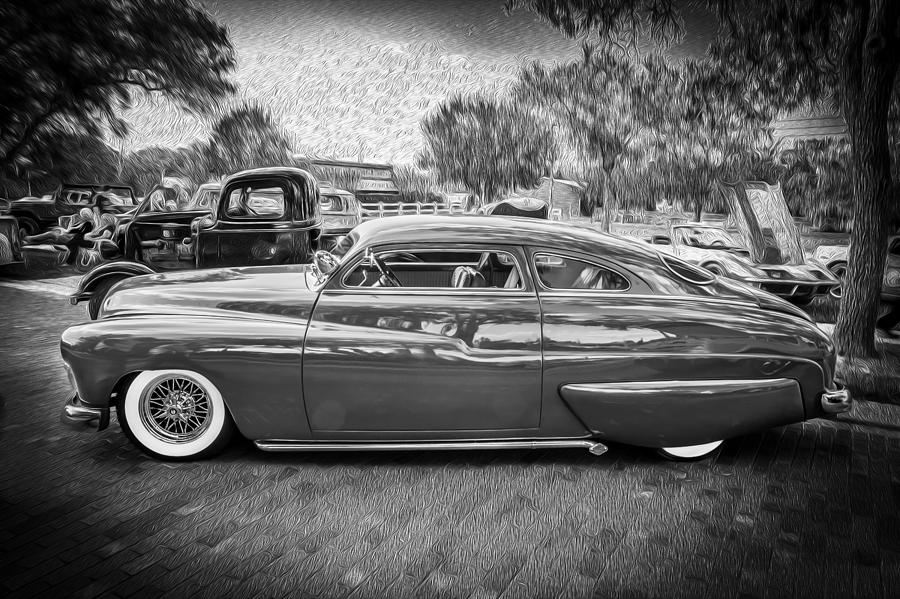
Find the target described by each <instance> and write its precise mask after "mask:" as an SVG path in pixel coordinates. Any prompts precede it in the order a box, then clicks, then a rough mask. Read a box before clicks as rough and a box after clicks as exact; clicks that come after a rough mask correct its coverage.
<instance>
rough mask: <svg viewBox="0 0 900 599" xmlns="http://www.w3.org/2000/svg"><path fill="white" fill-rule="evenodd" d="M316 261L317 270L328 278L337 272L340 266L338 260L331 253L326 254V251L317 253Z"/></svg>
mask: <svg viewBox="0 0 900 599" xmlns="http://www.w3.org/2000/svg"><path fill="white" fill-rule="evenodd" d="M314 261H315V265H316V269H318V271H319V272H320V273H322V275H324V276H326V277H327V276H328V275H330V274H331V273H333V272H334V271H336V270H337V267H338V266H339V265H340V262H339V261H338V259H337V258H335V257H334V256H333V255H332V254H331V252H326V251H325V250H319V251H317V252H316V254H315V258H314Z"/></svg>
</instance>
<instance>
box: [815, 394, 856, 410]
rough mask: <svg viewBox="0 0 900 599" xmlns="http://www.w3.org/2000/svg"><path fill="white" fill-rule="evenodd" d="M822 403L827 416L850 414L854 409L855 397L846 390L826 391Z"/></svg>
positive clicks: (821, 399)
mask: <svg viewBox="0 0 900 599" xmlns="http://www.w3.org/2000/svg"><path fill="white" fill-rule="evenodd" d="M820 401H821V403H822V411H824V412H825V413H826V414H840V413H841V412H849V411H850V409H851V408H852V407H853V397H851V395H850V392H849V391H847V390H846V389H837V390H835V391H826V392H825V393H823V394H822V397H821V398H820Z"/></svg>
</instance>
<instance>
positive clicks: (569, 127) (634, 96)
mask: <svg viewBox="0 0 900 599" xmlns="http://www.w3.org/2000/svg"><path fill="white" fill-rule="evenodd" d="M582 51H583V55H582V60H580V61H576V62H572V63H569V64H562V65H556V66H553V67H550V68H547V67H545V66H544V65H543V64H541V63H539V62H536V61H535V62H531V63H529V64H528V65H526V66H525V68H523V69H522V71H521V73H520V74H519V81H518V82H517V84H516V90H515V92H516V95H517V97H518V98H519V99H520V100H522V101H523V102H526V103H530V104H532V105H534V106H536V107H539V108H543V109H545V110H548V111H550V113H551V114H553V115H554V118H555V119H556V120H558V121H559V122H561V123H562V124H564V126H565V129H566V131H567V133H568V137H569V139H570V140H571V142H572V145H573V146H574V148H575V150H576V151H577V153H578V155H579V157H580V159H581V161H582V163H583V165H584V171H585V173H586V174H593V173H597V174H599V175H601V177H602V178H601V179H600V180H599V181H594V180H593V178H591V177H589V179H588V188H589V193H590V188H593V187H595V186H599V187H600V189H601V194H602V200H601V201H602V204H603V218H602V221H601V223H602V224H601V226H602V228H603V230H604V231H609V221H610V209H611V204H612V197H611V195H610V192H609V190H610V186H611V183H612V180H613V171H614V170H615V169H616V167H617V166H618V165H619V164H620V163H621V161H622V159H623V158H625V156H626V155H627V154H628V153H629V152H632V153H634V152H635V151H637V150H638V149H639V148H640V146H638V144H637V143H636V142H637V141H638V139H639V138H640V136H641V134H642V133H643V132H644V131H645V129H646V128H647V126H648V125H649V124H650V121H651V115H653V109H652V104H653V103H652V101H650V95H651V91H652V90H651V85H650V81H649V79H648V77H647V72H646V70H645V69H643V68H642V67H641V66H640V65H639V64H637V63H636V62H635V61H634V60H632V59H631V58H630V57H629V55H628V54H627V53H626V52H624V51H623V50H622V49H618V48H613V47H612V46H609V45H604V46H602V47H599V48H598V47H595V46H591V45H588V44H585V45H584V46H583V47H582ZM591 212H592V217H593V212H594V210H593V209H592V211H591Z"/></svg>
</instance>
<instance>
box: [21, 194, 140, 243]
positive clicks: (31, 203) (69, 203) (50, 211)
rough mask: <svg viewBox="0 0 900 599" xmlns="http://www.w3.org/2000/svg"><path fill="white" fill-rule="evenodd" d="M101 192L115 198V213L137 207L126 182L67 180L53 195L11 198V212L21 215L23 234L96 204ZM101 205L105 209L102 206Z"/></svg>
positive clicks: (113, 209)
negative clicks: (78, 181)
mask: <svg viewBox="0 0 900 599" xmlns="http://www.w3.org/2000/svg"><path fill="white" fill-rule="evenodd" d="M101 195H102V196H106V197H113V198H115V199H116V201H115V202H113V203H110V206H111V207H110V211H112V212H114V213H119V214H124V213H126V212H129V211H131V210H134V209H135V208H136V207H137V201H136V200H135V199H134V192H133V191H132V189H131V188H130V187H128V186H126V185H96V184H93V183H74V184H73V183H64V184H62V185H60V186H59V187H58V188H57V189H56V191H54V192H53V195H51V196H50V197H43V198H22V199H20V200H14V201H12V202H10V206H9V213H10V214H11V215H12V216H15V217H16V218H17V219H18V221H19V228H20V229H21V234H22V236H23V237H24V236H26V235H34V234H35V233H38V232H40V231H43V230H45V229H47V228H48V227H51V226H53V225H56V224H58V223H59V218H60V217H68V216H71V215H73V214H75V213H76V212H78V211H79V210H81V209H82V208H91V207H93V206H97V205H98V202H99V198H100V196H101ZM98 208H101V210H103V208H102V207H100V206H98Z"/></svg>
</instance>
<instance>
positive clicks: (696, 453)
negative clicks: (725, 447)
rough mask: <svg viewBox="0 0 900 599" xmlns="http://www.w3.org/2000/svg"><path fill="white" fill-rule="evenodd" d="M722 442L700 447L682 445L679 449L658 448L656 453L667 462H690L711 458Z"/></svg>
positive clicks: (705, 444) (713, 442)
mask: <svg viewBox="0 0 900 599" xmlns="http://www.w3.org/2000/svg"><path fill="white" fill-rule="evenodd" d="M722 443H723V441H722V440H721V439H720V440H718V441H712V442H710V443H702V444H700V445H683V446H681V447H660V448H659V449H657V450H656V451H657V453H659V455H661V456H662V457H664V458H666V459H667V460H672V461H675V462H692V461H694V460H702V459H704V458H706V457H709V456H711V455H712V454H714V453H715V452H717V451H718V450H719V448H720V447H722Z"/></svg>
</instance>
